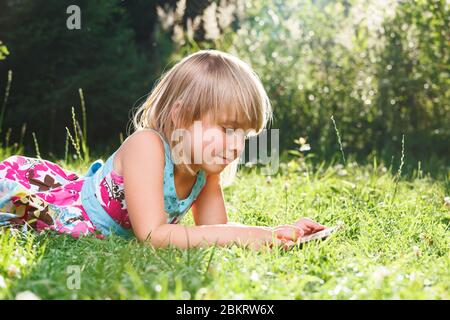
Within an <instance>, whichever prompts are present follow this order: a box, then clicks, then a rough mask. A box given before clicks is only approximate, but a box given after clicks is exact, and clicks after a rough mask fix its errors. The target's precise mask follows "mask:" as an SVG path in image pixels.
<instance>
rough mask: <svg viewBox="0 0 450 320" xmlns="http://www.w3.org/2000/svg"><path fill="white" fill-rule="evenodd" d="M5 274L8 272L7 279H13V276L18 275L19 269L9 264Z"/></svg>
mask: <svg viewBox="0 0 450 320" xmlns="http://www.w3.org/2000/svg"><path fill="white" fill-rule="evenodd" d="M7 272H8V277H14V276H15V275H17V274H19V273H20V270H19V268H17V266H16V265H14V264H11V265H9V266H8V268H7Z"/></svg>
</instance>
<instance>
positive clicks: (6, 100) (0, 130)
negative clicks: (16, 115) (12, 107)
mask: <svg viewBox="0 0 450 320" xmlns="http://www.w3.org/2000/svg"><path fill="white" fill-rule="evenodd" d="M11 82H12V71H11V70H9V71H8V82H7V83H6V89H5V97H4V98H3V105H2V111H1V113H0V133H2V127H3V117H4V115H5V110H6V103H7V102H8V97H9V89H10V88H11Z"/></svg>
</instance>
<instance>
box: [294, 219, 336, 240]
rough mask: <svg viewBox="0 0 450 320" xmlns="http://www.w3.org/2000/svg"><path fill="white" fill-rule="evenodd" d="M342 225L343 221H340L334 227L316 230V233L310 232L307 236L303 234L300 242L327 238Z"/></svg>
mask: <svg viewBox="0 0 450 320" xmlns="http://www.w3.org/2000/svg"><path fill="white" fill-rule="evenodd" d="M341 227H342V223H338V224H337V225H335V226H334V227H330V228H326V229H324V230H322V231H319V232H316V233H313V234H310V235H307V236H303V237H301V238H300V240H299V243H305V242H308V241H312V240H319V239H325V238H327V237H328V236H330V235H331V234H332V233H333V232H335V231H337V230H338V229H340V228H341Z"/></svg>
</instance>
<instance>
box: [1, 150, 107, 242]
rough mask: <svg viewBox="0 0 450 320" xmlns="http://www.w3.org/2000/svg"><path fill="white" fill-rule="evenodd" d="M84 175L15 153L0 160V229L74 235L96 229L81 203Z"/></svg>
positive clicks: (93, 231) (97, 232)
mask: <svg viewBox="0 0 450 320" xmlns="http://www.w3.org/2000/svg"><path fill="white" fill-rule="evenodd" d="M83 182H84V178H83V177H80V176H79V175H78V174H77V173H75V172H71V171H68V170H66V169H64V168H62V167H61V166H59V165H57V164H56V163H53V162H51V161H47V160H43V159H38V158H32V157H26V156H20V155H14V156H11V157H9V158H7V159H5V160H3V161H2V162H0V228H2V227H17V226H19V227H20V228H22V229H23V230H28V229H34V230H36V231H38V232H40V231H42V230H48V229H50V230H55V231H57V232H59V233H68V234H70V235H72V236H73V237H75V238H77V237H79V236H80V235H90V234H93V235H95V236H96V237H97V238H103V237H104V236H103V235H102V234H101V233H100V232H99V231H98V230H96V228H95V227H94V225H93V224H92V222H91V221H90V219H89V217H88V216H87V214H86V211H85V210H84V208H83V206H82V204H81V197H80V195H81V188H82V186H83Z"/></svg>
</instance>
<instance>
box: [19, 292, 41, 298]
mask: <svg viewBox="0 0 450 320" xmlns="http://www.w3.org/2000/svg"><path fill="white" fill-rule="evenodd" d="M16 300H41V298H39V297H38V296H37V295H36V294H34V293H33V292H31V291H22V292H19V293H18V294H17V295H16Z"/></svg>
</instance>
